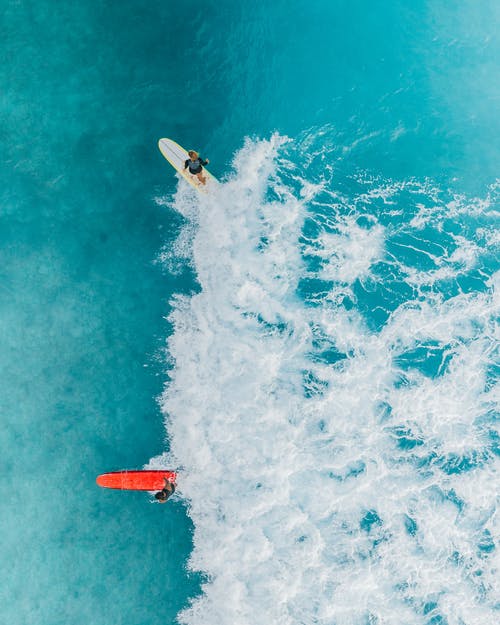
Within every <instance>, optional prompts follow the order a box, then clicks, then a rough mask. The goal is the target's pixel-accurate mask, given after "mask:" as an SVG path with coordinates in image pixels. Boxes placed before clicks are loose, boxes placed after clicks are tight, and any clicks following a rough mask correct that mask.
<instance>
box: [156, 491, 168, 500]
mask: <svg viewBox="0 0 500 625" xmlns="http://www.w3.org/2000/svg"><path fill="white" fill-rule="evenodd" d="M155 499H158V501H159V502H160V503H164V502H165V501H167V499H168V495H167V493H166V492H165V491H164V490H161V491H160V492H159V493H156V494H155Z"/></svg>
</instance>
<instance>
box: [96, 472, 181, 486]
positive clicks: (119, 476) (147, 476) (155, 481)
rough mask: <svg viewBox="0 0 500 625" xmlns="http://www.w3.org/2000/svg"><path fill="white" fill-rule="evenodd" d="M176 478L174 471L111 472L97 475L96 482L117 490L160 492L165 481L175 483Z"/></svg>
mask: <svg viewBox="0 0 500 625" xmlns="http://www.w3.org/2000/svg"><path fill="white" fill-rule="evenodd" d="M176 477H177V473H175V471H113V472H112V473H103V474H102V475H98V476H97V478H96V482H97V483H98V484H99V486H102V487H103V488H117V489H119V490H162V488H164V486H165V480H168V481H169V482H175V478H176Z"/></svg>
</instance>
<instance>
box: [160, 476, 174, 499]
mask: <svg viewBox="0 0 500 625" xmlns="http://www.w3.org/2000/svg"><path fill="white" fill-rule="evenodd" d="M174 493H175V484H174V483H173V482H169V481H168V480H167V478H165V486H164V487H163V490H160V491H159V492H158V493H155V499H157V500H158V503H166V502H167V499H169V497H171V496H172V495H173V494H174Z"/></svg>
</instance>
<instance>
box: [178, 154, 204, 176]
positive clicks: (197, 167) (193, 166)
mask: <svg viewBox="0 0 500 625" xmlns="http://www.w3.org/2000/svg"><path fill="white" fill-rule="evenodd" d="M207 163H208V161H204V160H203V159H202V158H201V156H199V157H198V158H197V159H196V160H194V161H192V160H191V159H190V158H188V159H187V161H184V169H187V168H188V167H189V173H190V174H199V173H200V171H201V170H202V169H203V167H204V166H205V165H206V164H207Z"/></svg>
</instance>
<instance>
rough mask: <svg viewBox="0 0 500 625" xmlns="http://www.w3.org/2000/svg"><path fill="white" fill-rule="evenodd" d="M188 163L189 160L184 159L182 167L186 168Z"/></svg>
mask: <svg viewBox="0 0 500 625" xmlns="http://www.w3.org/2000/svg"><path fill="white" fill-rule="evenodd" d="M188 163H189V160H187V161H184V169H187V166H188Z"/></svg>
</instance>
